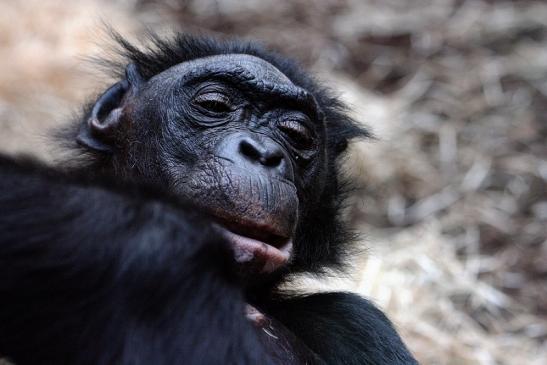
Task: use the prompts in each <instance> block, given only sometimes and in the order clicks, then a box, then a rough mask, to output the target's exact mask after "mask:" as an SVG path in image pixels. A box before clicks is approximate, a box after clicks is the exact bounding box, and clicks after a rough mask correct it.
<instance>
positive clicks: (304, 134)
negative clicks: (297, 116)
mask: <svg viewBox="0 0 547 365" xmlns="http://www.w3.org/2000/svg"><path fill="white" fill-rule="evenodd" d="M277 127H278V128H279V130H281V132H283V134H284V135H285V136H287V137H288V139H289V142H291V144H293V145H294V147H296V148H297V149H300V150H309V149H312V148H313V147H314V145H315V140H314V134H313V132H312V131H311V130H310V129H309V128H308V127H306V126H305V125H303V124H302V123H301V122H298V121H296V120H291V119H289V120H284V121H281V122H279V124H278V125H277Z"/></svg>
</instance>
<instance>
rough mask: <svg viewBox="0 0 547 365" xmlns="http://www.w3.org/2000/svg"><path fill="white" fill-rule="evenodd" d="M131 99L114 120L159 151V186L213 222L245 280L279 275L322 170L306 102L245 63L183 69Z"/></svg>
mask: <svg viewBox="0 0 547 365" xmlns="http://www.w3.org/2000/svg"><path fill="white" fill-rule="evenodd" d="M133 94H134V95H133V96H132V99H131V100H128V101H127V102H126V103H125V107H124V108H123V109H122V110H121V113H122V115H124V117H123V118H122V119H124V120H129V121H130V123H131V124H133V128H134V129H135V132H134V133H135V134H136V135H138V137H135V138H136V140H137V141H138V143H144V144H146V143H153V144H155V145H156V146H158V148H157V151H156V152H155V153H157V154H158V155H159V156H160V157H159V159H158V162H159V165H160V166H158V168H159V169H161V176H163V177H164V179H165V181H162V182H160V183H164V184H166V185H167V187H168V189H169V190H170V191H172V192H174V193H176V194H178V195H180V196H182V197H184V198H185V199H188V200H190V201H191V202H192V203H193V204H195V205H197V206H198V207H199V209H200V210H202V211H205V212H206V213H207V214H209V215H210V216H211V217H212V219H213V220H214V221H215V222H216V223H217V224H218V228H219V229H220V230H221V231H222V232H223V234H224V235H225V236H226V237H227V238H228V240H229V241H230V242H231V244H232V246H233V249H234V253H235V259H236V261H237V262H239V263H241V266H242V268H244V270H245V271H250V272H251V273H269V272H272V271H275V270H277V269H279V268H280V267H283V266H285V265H287V263H288V262H289V261H290V259H291V254H292V251H293V244H294V242H295V232H296V228H297V225H298V224H299V217H301V215H302V214H303V212H305V211H306V210H307V208H308V207H307V205H309V204H313V199H311V198H309V197H310V196H315V197H318V196H319V195H320V192H321V189H322V181H323V180H324V178H323V176H322V174H324V173H325V170H326V169H325V168H324V164H325V125H324V120H323V118H322V116H321V111H320V110H319V108H318V105H317V103H316V101H315V99H314V98H313V96H312V95H310V94H309V93H308V92H307V91H306V90H304V89H302V88H299V87H297V86H295V85H294V84H293V83H292V82H291V81H290V80H289V79H288V78H287V77H286V76H285V75H284V74H283V73H281V72H280V71H279V70H278V69H277V68H275V67H274V66H273V65H271V64H269V63H268V62H266V61H264V60H262V59H260V58H257V57H254V56H250V55H243V54H231V55H219V56H211V57H206V58H201V59H197V60H193V61H189V62H185V63H181V64H179V65H177V66H174V67H172V68H170V69H168V70H166V71H164V72H162V73H160V74H158V75H156V76H154V77H153V78H151V79H150V80H148V81H146V82H145V83H143V84H142V85H141V86H140V87H139V90H137V91H136V92H134V93H133ZM129 148H131V147H129ZM141 150H142V149H141ZM136 151H137V149H136V150H135V151H134V152H131V151H130V152H129V153H137V152H136ZM148 151H149V150H148ZM148 153H150V152H148ZM142 158H143V159H145V158H146V156H142ZM304 196H306V199H303V197H304Z"/></svg>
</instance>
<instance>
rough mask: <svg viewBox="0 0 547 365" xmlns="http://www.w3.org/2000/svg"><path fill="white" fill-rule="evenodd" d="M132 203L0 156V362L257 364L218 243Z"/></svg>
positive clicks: (145, 202)
mask: <svg viewBox="0 0 547 365" xmlns="http://www.w3.org/2000/svg"><path fill="white" fill-rule="evenodd" d="M23 165H24V166H23ZM140 196H141V195H140V194H134V195H132V194H131V193H123V194H122V193H117V192H113V191H110V190H109V189H106V188H102V187H99V185H96V184H89V183H83V182H77V181H68V180H66V179H65V178H64V177H60V176H56V174H55V173H53V172H51V171H48V170H47V169H42V168H40V167H36V166H28V164H20V163H15V162H13V161H12V160H9V159H6V158H2V157H0V354H1V355H3V356H6V357H8V358H11V359H12V360H14V362H15V363H16V364H17V365H26V364H33V365H40V364H59V365H62V364H71V365H74V364H77V365H81V364H90V365H91V364H93V365H101V364H105V365H106V364H132V365H138V364H143V365H150V364H154V365H162V364H235V363H237V364H258V363H260V364H262V363H268V360H267V357H266V356H265V354H264V353H263V348H262V347H261V345H260V344H259V342H258V340H257V337H256V333H255V330H254V329H253V328H252V327H251V325H250V324H249V323H248V321H247V320H246V319H245V316H244V314H243V313H244V309H243V306H244V303H243V299H242V297H241V294H240V290H239V289H238V288H237V286H236V284H235V279H233V278H234V276H233V275H232V274H231V270H230V265H231V263H230V260H228V258H229V257H230V256H231V255H230V254H228V253H227V252H225V251H226V247H225V245H224V243H223V241H222V240H221V239H220V238H219V237H218V236H217V235H216V234H215V233H214V232H213V231H212V230H211V229H210V228H209V227H210V226H209V225H208V224H207V223H206V222H205V221H203V220H202V219H201V218H199V217H196V216H194V215H193V214H190V213H188V212H187V211H185V210H183V209H179V208H176V207H171V206H169V205H168V204H165V203H162V202H159V201H157V200H153V199H144V198H140Z"/></svg>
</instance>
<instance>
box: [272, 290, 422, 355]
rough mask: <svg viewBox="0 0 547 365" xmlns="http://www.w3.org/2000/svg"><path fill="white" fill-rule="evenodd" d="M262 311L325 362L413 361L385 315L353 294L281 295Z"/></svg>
mask: <svg viewBox="0 0 547 365" xmlns="http://www.w3.org/2000/svg"><path fill="white" fill-rule="evenodd" d="M268 312H269V314H270V315H272V316H273V317H275V318H276V319H277V320H279V321H280V322H281V323H283V324H284V325H285V326H286V327H287V328H288V329H289V330H291V331H292V332H293V333H294V334H295V335H296V336H297V337H298V338H300V339H301V340H302V342H304V343H305V344H306V345H307V346H308V347H309V348H310V349H311V350H312V351H314V352H315V353H317V354H318V355H319V357H321V358H322V359H323V360H324V361H325V363H327V364H344V365H350V364H356V365H357V364H360V365H416V364H417V362H416V360H415V359H414V358H413V356H412V355H411V354H410V352H409V351H408V349H407V348H406V347H405V345H404V344H403V342H402V341H401V339H400V337H399V335H398V334H397V332H396V331H395V329H394V328H393V325H392V324H391V322H390V321H389V320H388V319H387V317H386V316H385V315H384V314H383V313H382V312H381V311H380V310H378V309H377V308H376V307H375V306H374V305H373V304H371V303H370V302H369V301H367V300H365V299H363V298H361V297H359V296H357V295H355V294H350V293H339V292H334V293H322V294H313V295H309V296H300V297H293V298H290V299H281V300H277V301H275V302H274V304H273V305H272V307H270V308H268Z"/></svg>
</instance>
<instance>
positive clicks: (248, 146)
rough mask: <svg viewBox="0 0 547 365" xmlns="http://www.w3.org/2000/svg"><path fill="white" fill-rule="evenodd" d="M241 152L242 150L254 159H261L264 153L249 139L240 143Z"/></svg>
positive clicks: (242, 152) (243, 153)
mask: <svg viewBox="0 0 547 365" xmlns="http://www.w3.org/2000/svg"><path fill="white" fill-rule="evenodd" d="M239 152H241V154H242V155H243V156H245V157H248V158H250V159H251V160H254V161H259V160H260V159H261V155H262V154H261V153H260V151H259V150H258V149H257V148H256V146H254V145H253V144H252V143H251V142H249V141H247V140H243V141H241V142H240V143H239Z"/></svg>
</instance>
